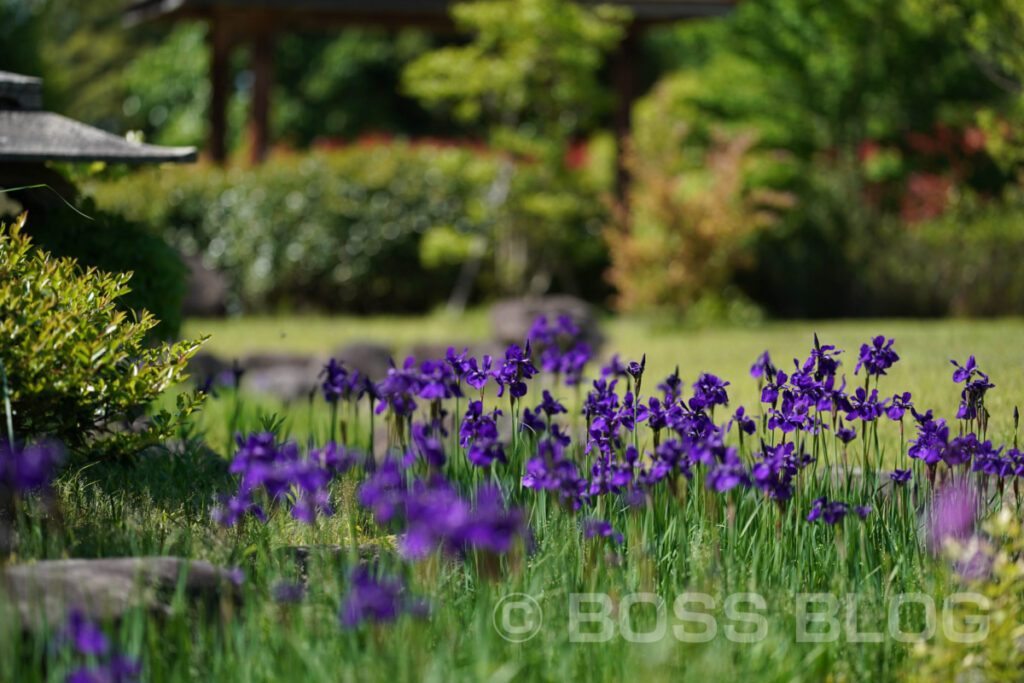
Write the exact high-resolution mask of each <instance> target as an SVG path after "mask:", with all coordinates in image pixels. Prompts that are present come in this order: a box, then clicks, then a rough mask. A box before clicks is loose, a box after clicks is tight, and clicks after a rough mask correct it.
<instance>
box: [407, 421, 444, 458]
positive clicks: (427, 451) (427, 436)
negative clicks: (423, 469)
mask: <svg viewBox="0 0 1024 683" xmlns="http://www.w3.org/2000/svg"><path fill="white" fill-rule="evenodd" d="M412 443H413V446H414V447H415V449H416V452H417V453H419V456H420V457H421V458H423V460H424V462H426V463H427V464H428V465H430V466H431V467H444V463H445V462H446V460H447V458H446V457H445V454H444V445H443V444H442V443H441V440H440V439H438V438H437V437H435V436H434V435H432V434H431V433H430V432H428V431H427V428H426V426H425V425H422V424H414V425H413V426H412Z"/></svg>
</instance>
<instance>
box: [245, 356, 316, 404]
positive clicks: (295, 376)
mask: <svg viewBox="0 0 1024 683" xmlns="http://www.w3.org/2000/svg"><path fill="white" fill-rule="evenodd" d="M323 365H324V364H323V362H321V361H320V360H318V359H313V358H309V357H306V356H252V357H250V358H246V359H245V360H244V361H242V368H243V369H244V370H245V374H244V375H242V385H243V386H244V387H246V388H248V389H251V390H252V391H254V392H256V393H261V394H272V395H274V396H277V397H279V398H281V399H283V400H285V401H294V400H296V399H300V398H307V397H309V396H310V394H311V393H312V392H314V391H315V390H316V387H317V386H318V385H319V381H318V380H317V375H318V374H319V373H320V370H321V369H322V368H323Z"/></svg>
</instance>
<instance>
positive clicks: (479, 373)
mask: <svg viewBox="0 0 1024 683" xmlns="http://www.w3.org/2000/svg"><path fill="white" fill-rule="evenodd" d="M493 360H494V359H493V358H491V356H489V355H487V354H484V356H483V359H482V360H481V362H480V364H479V366H478V365H477V362H476V358H470V359H469V361H468V363H467V365H468V368H467V369H466V384H468V385H469V386H471V387H473V388H474V389H477V390H480V391H483V388H484V387H485V386H486V385H487V380H488V379H490V377H491V365H492V363H493Z"/></svg>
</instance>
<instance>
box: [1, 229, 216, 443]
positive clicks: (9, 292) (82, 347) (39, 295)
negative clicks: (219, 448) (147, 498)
mask: <svg viewBox="0 0 1024 683" xmlns="http://www.w3.org/2000/svg"><path fill="white" fill-rule="evenodd" d="M23 223H24V217H22V219H20V220H19V221H18V222H17V223H16V224H15V225H14V226H13V227H10V228H8V227H6V226H4V225H0V361H2V362H3V366H4V368H5V371H6V374H7V380H8V385H9V391H10V393H9V397H10V400H11V405H12V408H13V418H14V428H15V432H16V434H17V436H18V437H19V438H21V439H25V438H29V437H34V436H40V435H47V436H52V437H56V438H58V439H60V440H62V441H64V443H66V444H67V445H68V446H69V447H71V448H72V449H74V450H77V451H79V452H88V453H90V454H92V455H94V456H96V457H101V456H104V455H115V454H127V453H131V452H133V451H135V450H137V449H139V448H142V447H145V446H147V445H151V444H154V443H156V442H157V441H158V440H160V439H162V438H166V437H168V436H170V435H171V434H172V433H173V431H174V429H175V428H176V427H177V425H178V424H179V423H180V422H181V420H182V419H183V418H184V417H185V416H187V415H188V414H189V413H190V412H191V411H192V410H193V409H194V408H195V407H196V406H197V405H198V404H199V402H200V400H201V396H200V395H198V394H193V395H191V396H186V395H180V396H179V397H178V404H177V410H176V411H175V412H174V413H173V414H172V413H168V412H166V411H164V412H161V413H160V414H157V415H155V416H153V417H152V419H151V420H150V421H149V422H148V423H147V424H146V425H145V426H138V425H136V426H135V427H134V428H133V429H132V430H127V429H124V428H123V426H124V424H125V423H131V422H133V421H135V420H136V419H137V418H138V417H140V416H141V414H142V412H143V410H144V408H145V407H146V406H147V405H148V404H149V403H150V402H152V401H153V399H155V398H156V397H157V396H158V395H159V394H161V393H162V392H163V391H165V390H166V389H168V388H169V387H171V386H173V385H174V384H175V383H177V382H178V381H180V380H181V379H182V378H183V377H184V372H185V366H186V363H187V362H188V360H189V358H190V357H191V356H192V355H193V354H194V353H195V351H196V350H197V349H198V348H199V346H200V344H201V343H202V341H203V340H195V341H186V342H181V343H178V344H174V345H160V346H158V347H155V348H154V347H151V346H149V345H148V344H147V340H146V336H147V333H148V332H149V331H150V330H151V329H152V328H153V326H154V325H156V322H157V321H156V319H154V318H153V316H152V315H151V314H149V313H148V312H145V311H143V312H142V313H140V314H139V315H138V317H137V319H136V320H132V319H131V318H130V317H129V315H128V314H127V313H125V312H124V311H122V310H119V309H118V306H117V299H118V298H119V297H122V296H123V295H125V294H127V293H128V291H129V290H128V288H127V283H128V281H129V279H130V278H131V275H129V274H124V273H120V274H110V273H104V272H102V271H98V270H96V269H94V268H89V269H86V270H82V269H80V268H79V266H78V265H77V263H76V262H75V261H74V260H73V259H68V258H57V257H54V256H52V255H50V254H48V253H47V252H45V251H42V250H39V249H37V248H35V247H34V246H33V244H32V241H31V239H30V238H29V237H28V236H27V235H26V234H25V233H24V232H23V231H22V230H21V228H22V225H23Z"/></svg>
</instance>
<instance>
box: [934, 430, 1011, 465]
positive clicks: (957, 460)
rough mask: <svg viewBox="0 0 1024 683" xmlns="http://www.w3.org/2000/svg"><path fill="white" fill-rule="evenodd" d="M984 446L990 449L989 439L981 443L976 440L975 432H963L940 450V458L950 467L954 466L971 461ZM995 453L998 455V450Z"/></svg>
mask: <svg viewBox="0 0 1024 683" xmlns="http://www.w3.org/2000/svg"><path fill="white" fill-rule="evenodd" d="M986 448H987V450H991V448H992V442H991V441H986V442H985V443H984V444H982V443H981V442H980V441H978V436H977V435H976V434H965V435H964V436H959V437H957V438H955V439H953V440H952V441H950V442H949V445H948V446H946V448H945V450H944V451H943V452H942V460H943V461H944V462H945V463H946V464H947V465H949V466H950V467H956V466H957V465H963V464H966V463H969V462H971V461H972V460H973V459H974V457H975V456H977V455H978V454H980V453H981V452H982V451H983V450H985V449H986ZM996 454H997V455H998V451H997V453H996Z"/></svg>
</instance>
